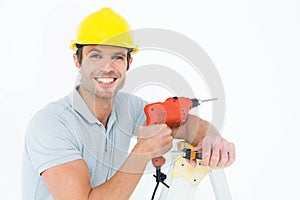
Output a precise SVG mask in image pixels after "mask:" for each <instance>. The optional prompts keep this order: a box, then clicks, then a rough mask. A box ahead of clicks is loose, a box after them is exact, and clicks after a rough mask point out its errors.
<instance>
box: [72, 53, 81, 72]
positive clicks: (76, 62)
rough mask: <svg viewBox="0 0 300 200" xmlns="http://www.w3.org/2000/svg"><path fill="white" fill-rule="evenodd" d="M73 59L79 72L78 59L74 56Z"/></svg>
mask: <svg viewBox="0 0 300 200" xmlns="http://www.w3.org/2000/svg"><path fill="white" fill-rule="evenodd" d="M73 59H74V63H75V66H76V68H77V69H78V70H79V69H80V64H79V61H78V58H77V55H76V54H73Z"/></svg>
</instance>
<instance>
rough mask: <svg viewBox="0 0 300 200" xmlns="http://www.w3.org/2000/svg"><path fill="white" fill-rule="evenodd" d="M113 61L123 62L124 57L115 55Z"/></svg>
mask: <svg viewBox="0 0 300 200" xmlns="http://www.w3.org/2000/svg"><path fill="white" fill-rule="evenodd" d="M113 59H114V60H124V59H125V57H124V56H120V55H116V56H113Z"/></svg>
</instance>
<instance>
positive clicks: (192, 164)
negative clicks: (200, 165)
mask: <svg viewBox="0 0 300 200" xmlns="http://www.w3.org/2000/svg"><path fill="white" fill-rule="evenodd" d="M186 160H187V162H189V163H190V165H191V166H192V167H196V166H197V162H196V160H188V159H186Z"/></svg>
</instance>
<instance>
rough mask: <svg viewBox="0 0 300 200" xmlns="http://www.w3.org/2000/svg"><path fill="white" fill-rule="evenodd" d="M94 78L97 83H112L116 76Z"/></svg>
mask: <svg viewBox="0 0 300 200" xmlns="http://www.w3.org/2000/svg"><path fill="white" fill-rule="evenodd" d="M95 80H96V81H97V82H99V83H104V84H111V83H113V82H114V81H115V80H117V79H116V78H103V77H99V78H95Z"/></svg>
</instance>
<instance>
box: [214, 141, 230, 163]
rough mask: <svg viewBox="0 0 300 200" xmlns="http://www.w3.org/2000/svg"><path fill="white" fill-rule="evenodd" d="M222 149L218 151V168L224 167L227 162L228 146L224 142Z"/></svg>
mask: <svg viewBox="0 0 300 200" xmlns="http://www.w3.org/2000/svg"><path fill="white" fill-rule="evenodd" d="M222 143H223V144H222V147H221V150H220V160H219V163H218V165H217V166H218V167H224V166H225V164H226V163H227V161H228V145H226V143H225V142H222Z"/></svg>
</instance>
